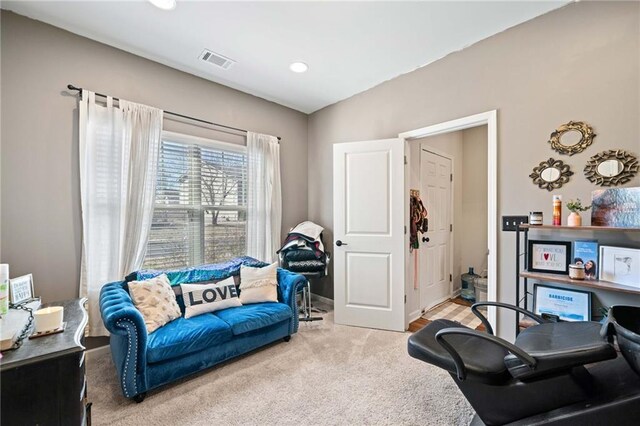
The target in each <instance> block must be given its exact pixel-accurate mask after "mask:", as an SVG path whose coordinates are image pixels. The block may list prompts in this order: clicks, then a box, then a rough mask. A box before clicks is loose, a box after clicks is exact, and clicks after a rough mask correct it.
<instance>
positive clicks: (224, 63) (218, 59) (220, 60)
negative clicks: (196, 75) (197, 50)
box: [200, 49, 236, 70]
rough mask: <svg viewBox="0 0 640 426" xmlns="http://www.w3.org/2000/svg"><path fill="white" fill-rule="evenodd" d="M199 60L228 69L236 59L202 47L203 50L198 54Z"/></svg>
mask: <svg viewBox="0 0 640 426" xmlns="http://www.w3.org/2000/svg"><path fill="white" fill-rule="evenodd" d="M200 60H202V61H205V62H208V63H210V64H213V65H215V66H217V67H220V68H222V69H225V70H228V69H229V68H230V67H231V65H233V64H235V63H236V61H234V60H233V59H229V58H227V57H226V56H222V55H221V54H219V53H215V52H212V51H210V50H207V49H204V51H203V52H202V54H201V55H200Z"/></svg>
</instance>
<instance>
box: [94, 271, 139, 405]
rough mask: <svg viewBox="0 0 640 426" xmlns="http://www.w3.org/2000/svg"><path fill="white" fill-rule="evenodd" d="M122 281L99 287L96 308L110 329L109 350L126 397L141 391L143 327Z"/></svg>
mask: <svg viewBox="0 0 640 426" xmlns="http://www.w3.org/2000/svg"><path fill="white" fill-rule="evenodd" d="M126 286H127V284H126V282H124V281H119V282H113V283H109V284H105V285H104V286H103V287H102V290H100V312H101V314H102V321H103V322H104V325H105V327H106V328H107V330H109V332H110V333H111V352H112V355H113V358H114V362H115V363H116V370H118V374H119V376H120V385H121V387H122V391H123V393H124V395H125V396H126V397H127V398H132V397H134V396H136V395H137V394H139V393H142V392H144V391H145V390H146V389H145V388H144V386H145V385H144V383H145V381H146V380H145V377H146V366H147V327H146V325H145V323H144V319H143V317H142V314H141V313H140V311H138V309H136V307H135V305H134V304H133V301H132V300H131V296H129V292H128V291H127V287H126Z"/></svg>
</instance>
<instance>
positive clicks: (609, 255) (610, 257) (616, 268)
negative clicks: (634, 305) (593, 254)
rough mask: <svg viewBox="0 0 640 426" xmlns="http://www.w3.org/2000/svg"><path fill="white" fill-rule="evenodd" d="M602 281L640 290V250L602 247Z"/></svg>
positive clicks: (600, 264)
mask: <svg viewBox="0 0 640 426" xmlns="http://www.w3.org/2000/svg"><path fill="white" fill-rule="evenodd" d="M599 268H600V279H601V280H602V281H609V282H612V283H615V284H620V285H626V286H629V287H635V288H640V249H636V248H626V247H613V246H600V263H599Z"/></svg>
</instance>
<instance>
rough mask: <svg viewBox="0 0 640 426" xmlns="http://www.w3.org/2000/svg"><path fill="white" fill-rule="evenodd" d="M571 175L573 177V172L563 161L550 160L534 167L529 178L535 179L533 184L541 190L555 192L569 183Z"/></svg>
mask: <svg viewBox="0 0 640 426" xmlns="http://www.w3.org/2000/svg"><path fill="white" fill-rule="evenodd" d="M571 175H573V172H572V171H571V167H570V166H569V165H568V164H564V162H562V161H561V160H555V159H553V158H549V159H548V160H547V161H543V162H541V163H540V164H539V165H538V166H536V167H534V168H533V172H532V173H531V174H530V175H529V177H530V178H531V179H533V183H534V184H535V185H538V187H539V188H541V189H546V190H547V191H553V190H554V189H557V188H561V187H562V185H564V184H565V183H567V182H569V177H570V176H571Z"/></svg>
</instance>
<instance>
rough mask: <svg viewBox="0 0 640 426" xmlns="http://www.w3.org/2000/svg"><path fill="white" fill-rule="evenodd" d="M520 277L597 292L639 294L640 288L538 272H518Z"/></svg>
mask: <svg viewBox="0 0 640 426" xmlns="http://www.w3.org/2000/svg"><path fill="white" fill-rule="evenodd" d="M520 277H521V278H528V279H533V280H538V281H544V282H552V283H559V284H571V285H575V286H578V287H588V288H595V289H599V290H607V291H614V292H620V293H629V294H640V288H637V287H630V286H627V285H621V284H616V283H612V282H609V281H600V280H587V279H584V280H574V279H571V278H569V276H568V275H558V274H544V273H540V272H529V271H522V272H520Z"/></svg>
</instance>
